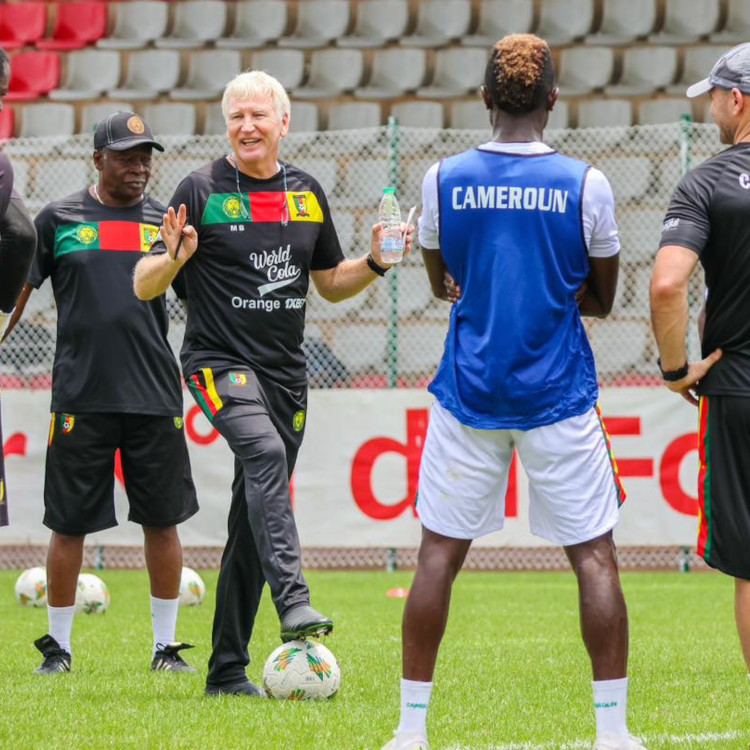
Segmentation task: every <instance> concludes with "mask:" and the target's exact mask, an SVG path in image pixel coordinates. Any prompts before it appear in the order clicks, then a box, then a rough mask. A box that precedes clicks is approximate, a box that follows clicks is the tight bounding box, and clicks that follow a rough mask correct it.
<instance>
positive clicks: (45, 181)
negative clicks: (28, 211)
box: [29, 157, 95, 205]
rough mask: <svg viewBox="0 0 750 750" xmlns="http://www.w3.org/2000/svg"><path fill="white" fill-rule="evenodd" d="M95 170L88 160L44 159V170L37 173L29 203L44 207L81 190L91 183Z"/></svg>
mask: <svg viewBox="0 0 750 750" xmlns="http://www.w3.org/2000/svg"><path fill="white" fill-rule="evenodd" d="M94 173H95V169H94V164H93V162H92V161H91V158H90V157H89V158H88V159H84V158H81V159H45V161H44V169H43V170H41V171H40V172H38V173H37V178H36V180H35V181H34V186H33V188H31V192H30V194H29V202H30V203H35V204H41V205H45V204H47V203H49V202H50V201H53V200H58V199H60V198H63V197H64V196H66V195H70V194H71V193H75V192H77V191H78V190H82V189H83V188H85V187H86V186H87V185H89V184H91V182H92V181H93V177H94Z"/></svg>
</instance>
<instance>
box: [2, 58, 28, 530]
mask: <svg viewBox="0 0 750 750" xmlns="http://www.w3.org/2000/svg"><path fill="white" fill-rule="evenodd" d="M9 83H10V60H9V59H8V55H7V54H6V53H5V51H4V50H2V49H0V112H2V109H3V105H2V100H3V97H4V96H5V95H6V94H7V93H8V84H9ZM35 249H36V230H35V229H34V222H33V221H32V219H31V216H30V215H29V212H28V210H27V209H26V206H25V205H24V202H23V200H22V199H21V197H20V196H19V195H18V193H16V191H15V190H14V189H13V166H12V165H11V162H10V159H9V158H8V156H7V154H5V153H3V152H2V151H0V339H2V338H4V337H5V334H6V332H7V328H8V327H9V326H10V325H11V321H12V319H13V315H12V314H13V308H14V307H15V304H16V300H17V299H18V295H19V292H20V291H21V287H22V286H23V283H24V281H26V276H27V275H28V272H29V266H30V265H31V261H32V260H33V259H34V250H35ZM2 446H3V435H2V427H1V426H0V526H7V525H8V498H7V492H6V486H5V460H4V458H3V451H2Z"/></svg>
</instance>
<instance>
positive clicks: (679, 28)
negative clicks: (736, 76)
mask: <svg viewBox="0 0 750 750" xmlns="http://www.w3.org/2000/svg"><path fill="white" fill-rule="evenodd" d="M719 12H720V8H719V0H666V7H665V9H664V25H663V26H662V29H661V31H659V32H657V33H656V34H651V36H649V41H650V42H652V43H653V44H692V43H693V42H697V41H698V40H699V39H702V38H705V37H707V36H708V35H709V34H711V33H712V32H713V31H715V30H716V26H717V25H718V23H719Z"/></svg>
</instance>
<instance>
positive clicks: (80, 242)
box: [54, 221, 159, 258]
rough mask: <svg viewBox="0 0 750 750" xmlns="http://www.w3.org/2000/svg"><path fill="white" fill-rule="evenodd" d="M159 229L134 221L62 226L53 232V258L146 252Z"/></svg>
mask: <svg viewBox="0 0 750 750" xmlns="http://www.w3.org/2000/svg"><path fill="white" fill-rule="evenodd" d="M158 232H159V227H157V226H156V225H155V224H140V223H138V222H135V221H92V222H85V223H81V224H62V225H61V226H59V227H58V228H57V231H56V232H55V250H54V255H55V258H59V257H60V256H62V255H67V254H68V253H77V252H82V251H84V250H104V251H107V252H125V253H147V252H148V251H149V250H151V245H153V244H154V240H155V239H156V235H157V233H158Z"/></svg>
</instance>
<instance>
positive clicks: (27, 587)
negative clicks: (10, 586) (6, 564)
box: [15, 568, 47, 607]
mask: <svg viewBox="0 0 750 750" xmlns="http://www.w3.org/2000/svg"><path fill="white" fill-rule="evenodd" d="M15 592H16V600H17V601H18V603H19V604H20V605H21V606H23V607H46V606H47V571H46V570H45V569H44V568H29V569H28V570H24V571H23V573H21V575H20V576H18V580H17V581H16V588H15Z"/></svg>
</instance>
